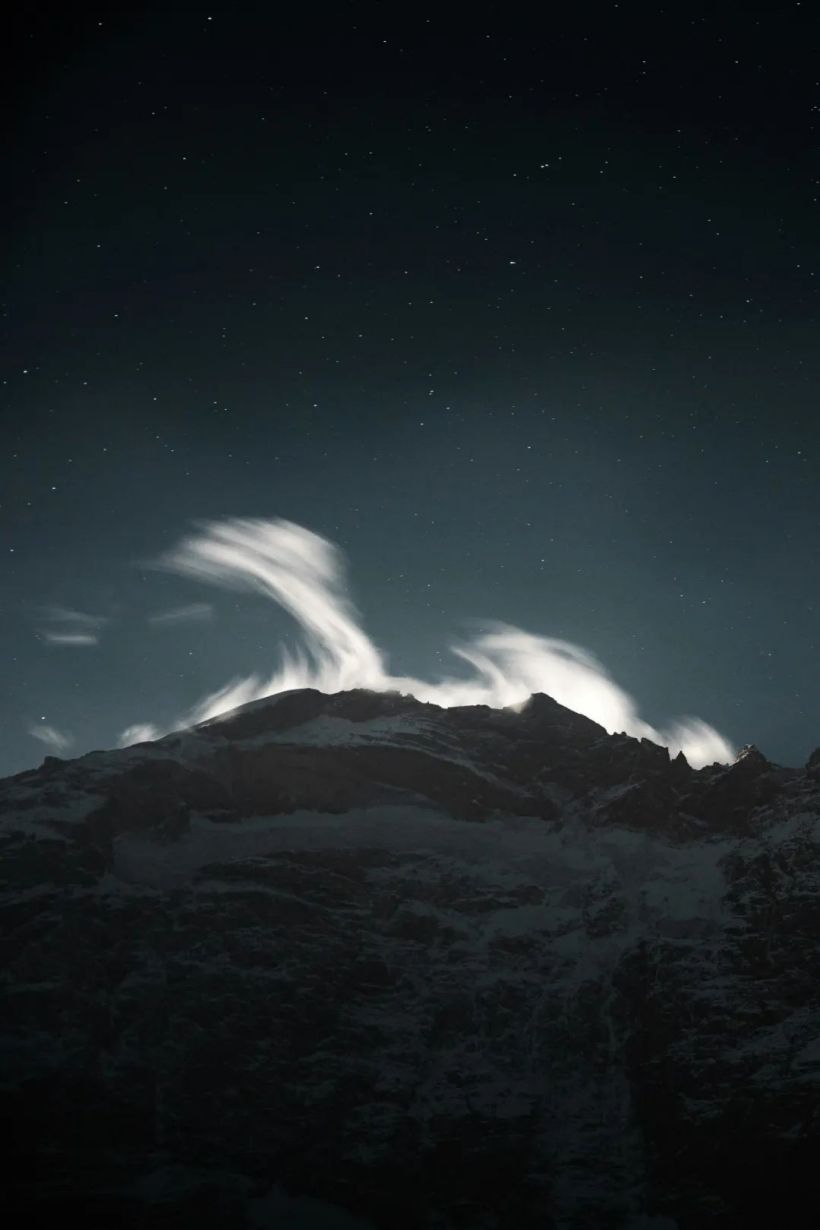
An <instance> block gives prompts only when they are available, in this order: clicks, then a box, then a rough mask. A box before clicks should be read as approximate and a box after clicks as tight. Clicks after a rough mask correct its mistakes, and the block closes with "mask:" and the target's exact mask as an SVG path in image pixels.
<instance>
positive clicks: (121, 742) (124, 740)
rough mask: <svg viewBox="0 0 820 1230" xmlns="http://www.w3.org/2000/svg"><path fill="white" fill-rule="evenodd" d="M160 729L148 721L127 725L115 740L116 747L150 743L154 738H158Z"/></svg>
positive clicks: (160, 733) (160, 732)
mask: <svg viewBox="0 0 820 1230" xmlns="http://www.w3.org/2000/svg"><path fill="white" fill-rule="evenodd" d="M162 733H163V732H162V731H161V730H160V728H159V727H158V726H152V725H151V723H150V722H135V723H134V725H133V726H128V727H126V729H125V730H124V731H123V732H122V734H121V735H120V737H119V739H118V740H117V746H118V747H132V746H133V744H135V743H150V742H152V740H154V739H159V738H160V736H161V735H162Z"/></svg>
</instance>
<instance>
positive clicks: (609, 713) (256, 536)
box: [121, 519, 734, 766]
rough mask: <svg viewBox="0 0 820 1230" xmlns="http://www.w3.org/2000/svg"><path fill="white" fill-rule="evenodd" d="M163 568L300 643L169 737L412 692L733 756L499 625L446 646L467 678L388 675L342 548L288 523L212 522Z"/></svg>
mask: <svg viewBox="0 0 820 1230" xmlns="http://www.w3.org/2000/svg"><path fill="white" fill-rule="evenodd" d="M158 563H159V565H160V566H161V567H163V568H167V569H170V570H171V571H173V572H178V573H183V574H185V575H188V576H192V577H196V578H198V579H199V580H203V581H208V582H211V583H213V584H218V585H223V586H226V587H229V588H234V589H245V590H255V591H257V592H259V593H262V594H264V595H266V596H267V597H269V598H271V599H272V600H273V601H274V602H276V603H278V604H279V605H280V606H283V607H284V608H285V609H286V610H287V611H289V612H290V614H291V615H293V617H294V619H296V621H297V622H298V623H299V625H300V626H301V629H302V633H303V636H304V646H303V648H302V649H301V650H300V651H299V652H298V653H296V654H295V655H294V654H289V653H288V652H287V651H286V650H283V653H282V660H281V664H280V666H279V669H278V670H277V671H276V672H275V673H274V674H272V675H271V676H270V677H269V678H267V679H265V678H263V677H261V676H258V675H251V676H248V677H247V678H244V679H234V680H232V681H230V682H229V683H227V684H225V685H224V686H223V687H222V688H220V689H219V690H218V691H216V692H213V693H211V694H210V695H209V696H205V697H203V698H202V700H200V701H199V702H198V703H197V704H196V705H195V706H194V707H193V709H191V710H190V711H189V712H188V713H186V714H185V715H184V716H183V717H182V718H180V720H179V722H178V723H176V724H175V727H174V729H179V728H180V727H184V726H190V725H195V724H196V723H197V722H203V721H206V720H208V719H210V718H214V717H218V716H219V715H220V714H222V713H225V712H227V711H228V710H230V709H233V708H236V706H237V705H241V704H245V703H247V702H248V701H252V700H258V699H261V698H262V697H264V696H270V695H272V694H274V693H276V692H282V691H287V690H289V689H291V688H307V687H311V688H318V689H319V690H320V691H323V692H339V691H343V690H345V689H347V688H354V687H358V688H371V689H373V690H374V691H400V692H409V693H411V694H412V695H413V696H416V697H417V698H418V699H419V700H423V701H432V702H433V703H435V704H438V705H442V706H444V707H450V706H453V705H478V704H483V705H490V706H493V707H495V708H499V707H502V706H505V705H521V704H523V703H524V702H525V701H526V700H527V699H528V697H529V696H530V695H531V694H532V693H533V692H545V693H547V694H548V695H550V696H552V697H554V699H555V700H557V701H558V702H559V703H560V704H562V705H566V706H567V707H568V708H570V709H574V710H575V711H576V712H578V713H583V714H586V715H587V716H588V717H591V718H593V719H594V720H595V721H597V722H600V724H601V725H602V726H604V727H605V728H606V729H607V730H608V731H611V732H612V731H626V732H627V733H628V734H631V735H635V736H637V737H642V738H647V739H652V740H653V741H654V742H656V743H660V744H662V745H665V746H667V747H669V749H670V751H671V752H673V753H675V752H677V751H679V750H682V751H683V752H684V754H685V755H686V757H687V759H688V760H689V761H690V763H692V764H693V765H695V766H701V765H704V764H709V763H712V762H713V761H724V762H725V761H730V760H732V759H733V758H734V749H733V748H732V747H731V745H730V744H729V743H728V742H727V740H726V739H724V738H723V736H722V735H721V734H719V733H718V731H716V730H715V729H714V728H713V727H712V726H709V725H708V724H707V723H706V722H704V721H702V720H701V719H700V718H682V719H679V720H678V721H676V722H673V723H672V724H671V725H670V726H668V727H666V728H665V729H663V730H657V729H655V728H654V727H653V726H651V725H650V724H649V723H648V722H645V721H644V720H643V719H642V718H641V717H640V716H639V714H638V710H637V705H636V703H635V701H634V699H633V698H632V697H631V696H630V695H629V694H628V693H627V692H626V691H624V689H623V688H621V687H619V686H618V684H616V683H615V682H614V681H613V680H612V679H611V678H610V677H609V675H608V674H607V672H606V670H605V668H604V667H603V666H602V665H601V663H600V662H599V661H598V660H597V658H596V657H595V656H594V655H593V654H591V653H590V652H588V651H587V650H585V649H582V648H580V647H579V646H578V645H574V644H572V643H571V642H569V641H563V640H556V639H555V638H552V637H543V636H536V635H534V634H532V633H529V632H524V631H522V630H521V629H520V628H515V627H512V626H510V625H508V624H495V625H493V626H492V628H491V630H489V631H487V632H485V633H484V634H482V635H480V636H476V637H474V638H473V639H472V640H471V641H469V642H467V643H466V644H460V645H454V646H452V647H451V648H452V652H453V653H454V654H455V655H457V656H458V657H460V658H461V659H462V660H463V661H465V662H468V663H469V664H470V666H471V667H472V674H471V675H470V676H469V677H468V678H466V679H458V678H455V677H446V678H443V679H439V680H438V681H427V680H423V679H416V678H412V677H409V676H397V675H391V674H390V673H389V671H388V669H387V665H386V661H385V659H384V656H383V655H382V653H381V651H380V650H379V649H378V648H377V646H376V645H374V644H373V642H372V641H371V640H370V638H369V637H368V636H367V634H366V632H365V631H364V630H363V628H362V627H361V625H360V623H359V617H358V614H357V612H356V610H355V608H354V607H353V605H352V603H351V601H350V598H349V596H348V593H347V590H346V586H345V579H344V560H343V557H342V555H341V552H340V551H339V550H338V548H337V547H335V546H334V545H333V544H332V543H330V542H328V541H327V540H326V539H324V538H321V537H320V536H319V535H318V534H314V533H312V532H311V531H310V530H307V529H305V528H304V527H303V526H300V525H296V524H294V523H293V522H291V521H281V520H280V521H262V520H239V519H236V520H231V521H220V522H210V523H208V524H206V525H204V526H203V527H202V529H201V531H200V532H199V533H197V534H194V535H192V536H190V537H188V538H185V539H183V540H182V541H181V542H180V543H179V544H178V545H177V546H176V547H174V548H173V549H172V550H171V551H169V552H168V553H167V554H166V555H164V556H163V557H162V558H161V559H160V560H159V561H158ZM135 729H136V730H138V731H140V732H141V733H142V734H143V737H147V738H152V737H153V738H155V737H157V735H159V734H160V733H161V732H160V731H159V730H157V729H156V728H154V727H149V726H147V725H142V726H139V727H136V728H134V727H131V728H129V732H126V734H124V735H123V737H122V739H121V742H123V741H126V742H133V741H135V740H134V739H133V737H129V736H133V732H134V730H135ZM147 731H151V732H152V733H151V734H146V733H145V732H147Z"/></svg>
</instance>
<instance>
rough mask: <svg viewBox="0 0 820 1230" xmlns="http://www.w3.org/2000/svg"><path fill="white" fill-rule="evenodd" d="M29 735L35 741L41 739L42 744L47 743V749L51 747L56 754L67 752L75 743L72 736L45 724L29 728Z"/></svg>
mask: <svg viewBox="0 0 820 1230" xmlns="http://www.w3.org/2000/svg"><path fill="white" fill-rule="evenodd" d="M28 733H29V734H30V735H31V736H32V738H33V739H39V741H40V742H41V743H45V745H46V747H50V748H51V750H52V751H54V752H65V751H67V749H68V748H70V747H71V745H72V743H73V742H74V739H73V738H72V736H71V735H70V734H68V733H64V732H63V731H60V730H58V729H57V727H56V726H47V725H44V724H41V725H38V726H37V725H36V726H29V730H28Z"/></svg>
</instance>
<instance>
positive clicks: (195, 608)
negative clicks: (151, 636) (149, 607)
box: [146, 602, 214, 628]
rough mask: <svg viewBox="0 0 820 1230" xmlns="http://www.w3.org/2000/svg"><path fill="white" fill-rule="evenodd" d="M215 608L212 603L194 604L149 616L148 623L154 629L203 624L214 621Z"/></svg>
mask: <svg viewBox="0 0 820 1230" xmlns="http://www.w3.org/2000/svg"><path fill="white" fill-rule="evenodd" d="M213 615H214V608H213V607H212V606H211V604H210V602H192V603H190V605H189V606H175V607H172V608H171V609H170V610H168V611H158V612H157V613H156V615H149V616H148V619H147V621H146V622H147V623H148V624H149V625H150V626H151V627H152V628H164V627H168V626H169V625H173V624H193V623H201V622H202V621H204V620H207V619H213Z"/></svg>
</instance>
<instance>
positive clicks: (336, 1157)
mask: <svg viewBox="0 0 820 1230" xmlns="http://www.w3.org/2000/svg"><path fill="white" fill-rule="evenodd" d="M818 763H820V758H819V757H818V753H815V754H814V756H813V757H812V758H811V760H810V762H809V765H808V766H807V768H806V770H805V771H803V770H796V769H783V768H778V767H777V766H775V765H772V764H769V763H768V762H767V761H766V759H765V758H764V757H763V756H762V755H761V754H760V752H758V751H757V750H756V749H753V748H749V749H744V753H742V754H741V755H740V756H739V757H738V760H737V761H736V763H735V764H734V765H731V766H724V765H714V766H711V767H710V768H706V769H702V770H700V771H695V770H693V769H691V768H690V767H689V766H688V765H687V763H686V761H685V760H684V759H683V758H682V757H678V758H677V759H676V760H670V758H669V756H668V754H667V752H666V750H665V749H663V748H660V747H657V746H655V745H654V744H651V743H649V742H647V741H645V740H644V741H637V740H635V739H632V738H628V737H626V736H624V735H621V736H610V735H607V734H606V733H605V731H604V730H603V729H602V728H601V727H599V726H597V725H596V724H595V723H594V722H592V721H590V720H588V719H587V718H584V717H581V716H579V715H578V714H575V713H572V712H570V711H569V710H567V709H564V708H562V707H561V706H560V705H558V704H557V703H556V702H554V701H553V700H551V699H550V698H549V697H546V696H536V697H533V698H532V700H531V702H530V703H529V705H528V706H526V707H525V709H524V710H523V711H522V712H520V713H519V712H512V711H508V710H492V709H488V708H484V707H475V708H462V709H449V710H442V709H439V708H437V707H436V706H433V705H426V704H421V703H419V702H418V701H416V700H414V699H412V698H410V697H402V696H398V695H376V694H373V693H368V692H347V693H340V694H338V695H335V696H326V695H323V694H321V693H318V692H314V691H298V692H292V693H284V694H282V695H281V696H278V697H273V698H270V699H269V700H267V701H262V702H257V703H255V704H253V705H249V706H246V707H244V708H243V709H240V710H236V711H235V712H234V713H233V714H232V715H229V716H228V717H227V718H224V719H221V720H219V721H216V722H211V723H208V724H205V725H203V726H200V727H197V728H196V729H194V730H191V731H186V732H182V733H179V734H175V735H170V736H168V737H167V738H165V739H162V740H160V741H159V742H157V743H151V744H142V745H139V746H137V747H133V748H128V749H126V750H122V751H118V752H105V753H92V754H90V755H88V756H84V757H82V758H80V759H79V760H74V761H61V760H58V759H56V758H54V757H48V758H47V759H46V761H45V762H44V764H43V765H42V767H41V768H39V769H36V770H33V771H31V772H28V773H22V774H19V775H18V776H16V777H14V778H10V779H8V780H6V781H5V782H3V783H0V826H1V827H0V833H1V834H2V854H3V862H2V868H3V880H4V883H3V890H2V910H3V916H4V917H3V921H4V925H3V931H2V934H3V937H4V938H3V941H2V942H3V970H4V996H3V1003H4V1008H3V1021H2V1030H0V1033H1V1034H2V1037H1V1038H0V1041H1V1042H2V1055H3V1071H2V1084H3V1094H2V1096H3V1100H4V1110H5V1115H4V1118H5V1119H6V1121H7V1122H8V1123H9V1124H10V1125H11V1129H12V1136H13V1146H12V1148H11V1150H9V1149H7V1150H6V1152H5V1161H6V1162H7V1164H9V1173H10V1178H9V1179H8V1180H7V1182H6V1187H5V1192H6V1195H7V1199H8V1200H11V1201H12V1202H14V1201H16V1203H17V1205H18V1206H21V1207H22V1209H23V1211H24V1213H25V1215H26V1218H27V1221H28V1223H29V1224H31V1222H32V1219H33V1221H34V1224H40V1222H41V1221H45V1220H46V1219H48V1218H50V1217H51V1216H55V1215H65V1214H67V1213H69V1212H71V1213H74V1214H76V1215H77V1216H78V1217H82V1218H83V1220H84V1222H85V1223H86V1224H91V1225H101V1226H102V1225H105V1226H118V1227H128V1228H131V1227H133V1228H137V1227H139V1228H140V1230H142V1228H146V1230H147V1228H148V1227H171V1226H174V1227H183V1226H185V1227H188V1226H192V1225H198V1226H199V1227H204V1228H207V1227H225V1228H226V1230H232V1228H234V1227H235V1228H237V1230H243V1228H245V1227H247V1228H248V1230H251V1228H252V1227H258V1228H270V1230H273V1228H274V1227H277V1228H279V1230H296V1228H297V1227H303V1228H310V1230H332V1228H334V1227H335V1228H337V1230H344V1228H345V1227H347V1228H348V1230H374V1228H376V1230H550V1228H555V1230H597V1228H609V1227H618V1228H620V1227H623V1230H638V1228H639V1227H643V1228H644V1230H650V1228H651V1227H655V1230H663V1228H666V1230H674V1228H675V1227H677V1228H678V1230H700V1228H702V1227H736V1226H737V1227H740V1226H748V1225H752V1224H760V1225H771V1226H776V1225H791V1224H795V1225H796V1224H801V1223H800V1221H799V1216H798V1215H797V1213H798V1209H799V1208H800V1206H801V1203H802V1199H803V1197H804V1196H806V1194H807V1193H808V1194H810V1195H811V1194H812V1192H813V1185H812V1182H811V1180H812V1178H813V1175H812V1170H811V1167H812V1166H813V1164H814V1161H815V1158H816V1157H817V1155H818V1149H819V1148H820V773H818V769H817V766H818ZM812 1199H813V1195H812ZM808 1207H811V1206H808Z"/></svg>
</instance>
